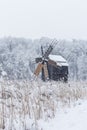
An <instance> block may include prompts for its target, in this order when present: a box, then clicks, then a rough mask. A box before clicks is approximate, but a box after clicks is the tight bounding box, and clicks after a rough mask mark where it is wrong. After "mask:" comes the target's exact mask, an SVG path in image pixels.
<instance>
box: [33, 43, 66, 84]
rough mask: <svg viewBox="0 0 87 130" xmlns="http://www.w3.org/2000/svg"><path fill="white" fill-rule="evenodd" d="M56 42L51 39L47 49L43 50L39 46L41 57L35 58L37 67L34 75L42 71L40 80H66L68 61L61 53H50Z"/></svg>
mask: <svg viewBox="0 0 87 130" xmlns="http://www.w3.org/2000/svg"><path fill="white" fill-rule="evenodd" d="M57 43H58V41H57V40H53V41H52V42H51V44H50V45H49V47H48V48H47V50H46V51H45V52H44V51H43V47H42V46H41V57H38V58H36V59H35V61H36V63H37V64H38V65H37V68H36V69H35V72H34V75H36V76H38V75H39V74H40V72H42V80H44V81H45V80H46V79H51V80H56V81H58V80H63V81H64V82H66V81H67V80H68V63H67V61H66V60H65V59H64V58H63V57H62V56H61V55H51V52H52V50H53V48H54V47H55V46H56V44H57Z"/></svg>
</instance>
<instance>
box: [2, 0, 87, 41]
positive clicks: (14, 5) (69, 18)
mask: <svg viewBox="0 0 87 130" xmlns="http://www.w3.org/2000/svg"><path fill="white" fill-rule="evenodd" d="M4 36H15V37H25V38H40V37H42V36H45V37H50V38H51V37H52V38H61V39H62V38H67V39H71V38H77V39H79V38H80V39H87V0H0V37H4Z"/></svg>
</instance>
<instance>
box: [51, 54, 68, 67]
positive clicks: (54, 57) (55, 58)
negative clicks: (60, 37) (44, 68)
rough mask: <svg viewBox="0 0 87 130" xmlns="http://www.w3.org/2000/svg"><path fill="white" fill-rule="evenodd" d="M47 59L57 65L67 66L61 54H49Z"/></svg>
mask: <svg viewBox="0 0 87 130" xmlns="http://www.w3.org/2000/svg"><path fill="white" fill-rule="evenodd" d="M49 59H51V60H53V61H55V62H56V63H57V65H59V66H68V63H67V61H66V59H65V58H63V57H62V56H61V55H49Z"/></svg>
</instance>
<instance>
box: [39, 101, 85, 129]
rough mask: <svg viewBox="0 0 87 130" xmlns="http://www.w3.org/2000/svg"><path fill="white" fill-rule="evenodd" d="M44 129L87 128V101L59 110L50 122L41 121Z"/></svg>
mask: <svg viewBox="0 0 87 130" xmlns="http://www.w3.org/2000/svg"><path fill="white" fill-rule="evenodd" d="M39 123H40V125H41V127H43V130H83V129H84V130H87V101H83V102H82V103H79V104H77V106H75V107H72V108H67V110H65V111H63V110H62V111H57V113H56V117H55V118H54V119H51V120H50V121H48V122H43V121H40V122H39Z"/></svg>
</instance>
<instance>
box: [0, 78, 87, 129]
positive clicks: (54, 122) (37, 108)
mask: <svg viewBox="0 0 87 130" xmlns="http://www.w3.org/2000/svg"><path fill="white" fill-rule="evenodd" d="M86 99H87V82H69V83H60V82H42V81H40V80H38V81H31V82H30V81H4V80H3V81H0V130H2V129H4V130H57V129H59V130H83V129H84V130H87V125H86V121H87V101H86Z"/></svg>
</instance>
